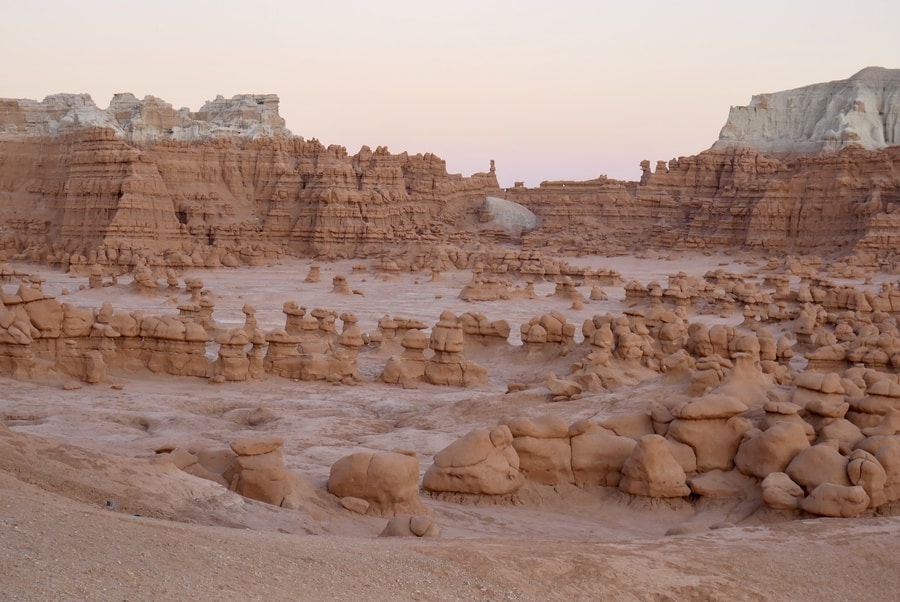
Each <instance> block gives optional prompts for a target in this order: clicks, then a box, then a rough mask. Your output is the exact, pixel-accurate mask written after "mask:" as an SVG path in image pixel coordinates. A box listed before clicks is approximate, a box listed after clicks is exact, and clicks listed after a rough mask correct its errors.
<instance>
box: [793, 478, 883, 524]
mask: <svg viewBox="0 0 900 602" xmlns="http://www.w3.org/2000/svg"><path fill="white" fill-rule="evenodd" d="M868 506H869V495H868V494H867V493H866V490H865V489H863V488H862V487H860V486H859V485H836V484H835V483H822V484H821V485H819V486H817V487H816V488H815V489H813V490H812V492H811V493H810V494H809V495H808V496H807V497H806V499H805V500H803V501H802V502H800V508H801V509H802V510H804V511H805V512H809V513H810V514H815V515H818V516H832V517H835V518H852V517H854V516H859V515H860V514H862V513H863V512H864V511H865V510H866V508H868Z"/></svg>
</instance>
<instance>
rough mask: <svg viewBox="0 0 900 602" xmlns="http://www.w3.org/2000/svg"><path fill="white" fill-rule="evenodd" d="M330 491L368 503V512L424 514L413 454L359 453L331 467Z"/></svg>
mask: <svg viewBox="0 0 900 602" xmlns="http://www.w3.org/2000/svg"><path fill="white" fill-rule="evenodd" d="M328 491H329V492H330V493H332V494H334V495H336V496H338V497H341V498H343V497H347V496H349V497H358V498H360V499H364V500H366V501H367V502H369V509H368V513H369V514H374V515H377V516H385V517H390V516H394V515H396V514H401V513H411V514H421V513H422V512H423V510H424V508H423V506H422V503H421V502H420V501H419V462H418V460H416V457H415V456H414V455H408V454H402V453H397V452H376V453H372V452H359V453H355V454H350V455H349V456H344V457H343V458H341V459H340V460H338V461H337V462H335V463H334V464H333V465H332V466H331V473H330V474H329V476H328Z"/></svg>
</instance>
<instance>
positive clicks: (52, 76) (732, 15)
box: [0, 0, 900, 186]
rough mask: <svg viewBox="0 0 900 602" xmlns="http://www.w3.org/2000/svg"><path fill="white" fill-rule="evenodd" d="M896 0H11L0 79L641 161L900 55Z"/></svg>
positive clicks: (567, 159)
mask: <svg viewBox="0 0 900 602" xmlns="http://www.w3.org/2000/svg"><path fill="white" fill-rule="evenodd" d="M898 26H900V2H897V0H869V1H867V2H864V3H855V4H852V3H848V2H846V0H843V1H840V2H836V1H832V0H819V1H806V0H790V1H788V0H779V1H770V0H755V1H754V2H746V1H742V2H722V1H721V0H715V1H708V0H696V1H690V0H685V1H682V2H672V1H671V0H668V1H665V2H657V1H655V0H645V1H643V2H633V1H622V2H613V1H608V2H607V1H602V0H593V1H575V0H556V1H554V2H550V1H546V0H543V1H532V0H518V1H511V0H481V1H478V2H475V1H471V0H452V1H449V0H446V1H443V2H438V1H434V0H417V1H407V0H380V1H374V0H365V1H357V0H348V1H340V0H333V1H329V2H324V1H317V2H310V1H307V0H291V1H280V0H279V1H276V0H253V1H249V0H243V1H240V2H238V1H233V0H215V1H207V0H179V1H177V2H176V1H171V0H157V1H154V2H141V3H135V2H122V1H121V0H116V1H99V0H79V1H78V2H72V1H41V0H33V1H28V2H25V1H23V0H0V56H3V57H4V59H3V61H2V62H0V97H5V98H32V99H36V100H41V99H43V98H44V97H45V96H47V95H50V94H56V93H60V92H71V93H88V94H90V95H91V97H92V98H93V99H94V101H95V102H96V104H97V105H98V106H100V107H101V108H106V107H107V106H108V105H109V101H110V99H111V98H112V95H113V94H114V93H117V92H131V93H133V94H135V95H136V96H138V97H139V98H141V97H144V96H146V95H153V96H156V97H158V98H162V99H163V100H165V101H167V102H169V103H171V104H172V105H173V106H174V107H176V108H179V107H190V108H191V109H192V110H197V109H199V108H200V106H202V104H203V103H204V102H205V101H207V100H211V99H213V98H215V97H216V95H218V94H221V95H223V96H226V97H231V96H233V95H235V94H245V93H251V94H269V93H274V94H277V95H278V96H279V98H280V100H281V104H280V113H281V115H282V117H284V118H285V120H286V122H287V127H288V128H289V129H290V130H291V131H292V132H293V133H294V134H296V135H298V136H303V137H304V138H307V139H310V138H317V139H319V140H320V141H321V142H322V143H324V144H326V145H328V144H339V145H342V146H345V147H347V150H348V151H349V152H350V153H351V154H352V153H356V152H357V151H358V150H359V148H360V147H361V146H363V145H368V146H370V147H371V148H373V149H374V148H375V147H377V146H387V147H388V148H389V149H390V150H391V152H394V153H399V152H402V151H409V152H410V153H419V152H421V153H425V152H432V153H434V154H436V155H438V156H440V157H441V158H443V159H445V160H446V162H447V169H448V170H449V171H450V172H451V173H462V174H464V175H469V174H471V173H475V172H482V171H487V170H488V168H489V165H490V161H491V160H492V159H493V160H495V161H496V170H497V177H498V180H499V181H500V184H501V186H512V185H513V183H514V182H516V181H523V182H525V184H526V185H528V186H537V185H538V184H539V183H540V182H542V181H544V180H566V179H569V180H587V179H592V178H596V177H598V176H601V175H606V176H609V177H611V178H618V179H627V180H636V179H639V177H640V168H639V164H640V161H641V160H642V159H649V160H650V161H651V162H652V163H653V164H654V165H655V162H656V161H657V160H660V159H662V160H669V159H672V158H674V157H679V156H687V155H693V154H697V153H698V152H700V151H702V150H704V149H706V148H709V146H710V145H711V144H712V143H713V142H714V141H715V140H716V138H717V137H718V134H719V130H720V129H721V127H722V126H723V125H724V124H725V120H726V118H727V117H728V110H729V107H731V106H733V105H746V104H748V103H749V102H750V99H751V97H752V95H753V94H758V93H764V92H776V91H779V90H786V89H791V88H797V87H800V86H804V85H808V84H813V83H818V82H825V81H832V80H840V79H846V78H848V77H850V76H851V75H853V74H854V73H856V72H857V71H859V70H861V69H862V68H864V67H867V66H881V67H888V68H900V42H898V37H897V28H898Z"/></svg>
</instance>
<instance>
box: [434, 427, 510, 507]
mask: <svg viewBox="0 0 900 602" xmlns="http://www.w3.org/2000/svg"><path fill="white" fill-rule="evenodd" d="M512 441H513V437H512V433H510V430H509V427H507V426H499V427H497V428H495V429H494V430H492V431H487V430H485V429H476V430H474V431H471V432H470V433H468V434H467V435H465V436H463V437H461V438H460V439H457V440H456V441H454V442H453V443H451V444H450V445H448V446H447V447H445V448H444V449H442V450H441V451H439V452H438V453H436V454H435V455H434V464H432V465H431V466H430V467H429V468H428V470H427V471H425V476H424V478H423V479H422V487H424V488H425V489H427V490H428V491H433V492H447V493H471V494H478V495H505V494H509V493H514V492H515V491H518V490H519V488H521V487H522V485H523V484H524V483H525V477H524V476H523V475H522V473H521V472H520V471H519V456H518V454H517V453H516V450H515V449H514V448H513V447H512Z"/></svg>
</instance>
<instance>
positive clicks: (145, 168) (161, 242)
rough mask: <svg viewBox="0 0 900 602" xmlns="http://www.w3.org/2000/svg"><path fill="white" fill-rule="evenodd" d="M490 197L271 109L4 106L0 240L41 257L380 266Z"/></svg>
mask: <svg viewBox="0 0 900 602" xmlns="http://www.w3.org/2000/svg"><path fill="white" fill-rule="evenodd" d="M498 192H499V188H498V185H497V181H496V178H495V176H494V173H493V172H489V173H482V174H475V175H474V176H472V177H468V178H465V177H462V176H460V175H453V174H448V173H447V170H446V164H445V163H444V161H442V160H441V159H439V158H438V157H436V156H434V155H431V154H425V155H413V156H411V155H409V154H407V153H402V154H398V155H395V154H391V153H389V152H388V151H387V149H385V148H378V149H376V150H375V151H372V150H371V149H369V148H366V147H364V148H363V149H362V150H361V151H360V152H359V153H358V154H356V155H353V156H349V155H348V154H347V152H346V149H344V148H343V147H338V146H330V147H327V148H326V147H325V146H323V145H322V144H320V143H319V142H318V141H316V140H311V141H307V140H304V139H303V138H300V137H296V136H293V135H291V134H290V132H289V131H287V130H286V129H285V128H284V121H283V120H282V119H281V118H280V117H279V116H278V99H277V97H275V96H272V95H266V96H250V95H242V96H236V97H234V98H233V99H231V100H225V99H222V98H221V97H219V98H217V99H216V100H215V101H211V102H208V103H206V104H205V105H204V106H203V107H202V108H201V109H200V111H197V112H195V113H192V112H190V111H188V110H187V109H181V110H178V111H176V110H174V109H172V107H171V105H168V104H166V103H164V102H162V101H160V100H159V99H156V98H154V97H147V98H145V99H144V100H143V101H139V100H137V99H135V98H134V97H133V96H131V95H130V94H119V95H116V97H115V98H113V101H112V103H111V104H110V107H109V108H108V109H106V110H101V109H98V108H97V107H96V106H95V105H94V104H93V102H92V101H91V99H90V97H88V96H86V95H56V96H52V97H48V98H47V99H45V100H44V101H42V102H35V101H16V100H12V101H10V100H6V101H0V220H2V221H0V223H2V224H4V226H5V232H4V231H3V230H0V241H2V245H3V246H4V247H6V248H8V249H13V250H16V251H22V250H23V249H27V252H28V254H29V256H30V257H32V258H37V259H48V260H50V261H54V262H56V261H59V262H62V263H65V262H66V257H71V256H72V255H75V256H82V255H83V256H85V257H86V258H89V259H90V260H91V261H94V260H97V261H99V262H101V263H104V262H109V261H117V260H118V259H119V258H120V257H122V256H123V252H125V253H124V254H125V255H127V256H130V255H132V254H133V253H134V252H140V253H142V254H145V255H152V254H157V255H163V256H165V257H166V261H167V262H168V263H178V262H187V261H188V260H187V259H186V257H193V258H194V259H193V260H192V261H193V262H194V263H196V261H197V259H198V257H197V252H198V250H199V254H200V256H204V257H206V256H208V255H209V250H210V249H211V248H219V249H224V250H225V252H227V253H229V254H232V255H234V256H235V257H237V258H239V259H243V260H244V261H250V262H253V261H259V260H260V258H262V257H271V256H273V255H275V256H277V255H278V254H280V253H284V252H293V253H303V254H312V255H319V256H325V257H350V256H354V255H373V254H374V255H377V254H379V253H381V252H383V247H384V243H393V242H398V243H399V242H404V241H421V240H425V241H428V240H437V239H439V238H443V239H446V238H448V237H450V238H452V236H453V235H452V234H451V233H452V232H453V231H455V230H456V229H457V228H460V227H461V228H462V230H467V229H468V228H467V227H466V226H465V223H468V222H472V221H474V218H472V214H473V213H474V209H475V207H476V206H477V205H479V204H480V203H482V202H483V199H484V197H485V196H486V195H488V194H494V195H496V194H497V193H498ZM464 222H465V223H464ZM220 255H221V253H220ZM109 257H114V258H115V259H113V260H110V259H109ZM203 261H204V262H205V261H206V259H203Z"/></svg>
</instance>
